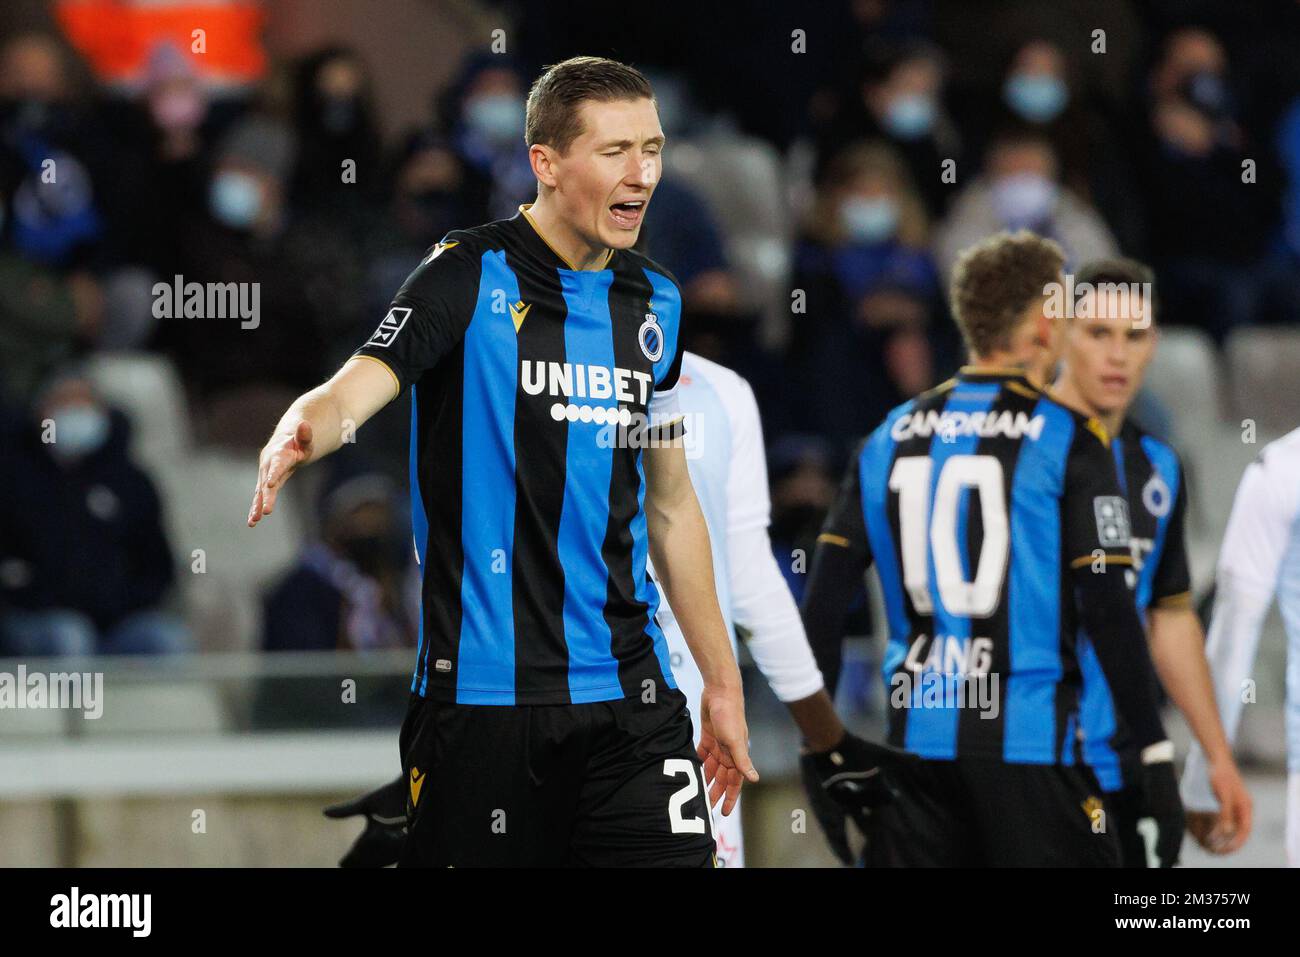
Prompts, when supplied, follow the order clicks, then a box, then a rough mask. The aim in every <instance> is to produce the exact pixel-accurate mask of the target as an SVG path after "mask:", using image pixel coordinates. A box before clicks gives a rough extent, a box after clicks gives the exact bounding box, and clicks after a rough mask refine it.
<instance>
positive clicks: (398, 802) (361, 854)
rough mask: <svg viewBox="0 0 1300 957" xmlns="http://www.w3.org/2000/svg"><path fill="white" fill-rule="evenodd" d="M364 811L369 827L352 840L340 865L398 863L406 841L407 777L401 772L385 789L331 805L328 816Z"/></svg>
mask: <svg viewBox="0 0 1300 957" xmlns="http://www.w3.org/2000/svg"><path fill="white" fill-rule="evenodd" d="M357 814H364V815H365V818H366V827H365V830H363V831H362V832H361V835H360V836H359V837H358V838H357V839H356V840H355V841H353V842H352V846H351V847H350V848H348V852H347V853H346V854H344V855H343V859H342V860H340V861H339V867H388V866H389V865H390V864H396V863H397V858H398V857H399V855H400V854H401V853H402V842H403V841H405V840H406V778H405V777H404V776H402V775H398V777H397V779H396V780H394V781H390V782H389V783H388V784H385V785H384V786H383V787H381V788H377V789H376V790H374V791H371V792H370V793H369V794H363V795H361V797H358V798H353V799H352V800H351V801H344V802H343V803H342V804H331V805H330V806H329V807H327V808H326V809H325V816H326V817H333V818H344V817H353V816H355V815H357Z"/></svg>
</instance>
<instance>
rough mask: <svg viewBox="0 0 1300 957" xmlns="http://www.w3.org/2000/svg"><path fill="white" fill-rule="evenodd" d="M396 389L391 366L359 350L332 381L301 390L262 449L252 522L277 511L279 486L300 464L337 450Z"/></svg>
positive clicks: (390, 397)
mask: <svg viewBox="0 0 1300 957" xmlns="http://www.w3.org/2000/svg"><path fill="white" fill-rule="evenodd" d="M397 393H398V382H397V379H396V377H395V376H394V375H393V373H392V371H390V370H389V368H388V366H386V365H384V364H383V363H382V362H379V361H377V360H373V359H368V358H366V357H364V356H354V357H353V358H351V359H349V360H348V361H347V362H345V363H344V364H343V367H342V368H341V369H339V371H338V372H336V373H335V374H334V377H333V378H332V379H330V380H329V381H328V382H326V383H324V384H323V385H318V386H317V387H316V388H314V389H312V390H311V391H310V392H304V393H303V394H302V395H301V396H299V397H298V398H297V400H295V401H294V403H293V404H292V405H291V406H289V409H288V411H287V412H285V413H284V415H283V416H282V417H281V419H280V424H279V425H277V426H276V427H275V432H273V433H272V434H271V438H270V439H268V440H267V443H266V446H265V447H264V448H263V449H262V454H261V456H260V458H259V460H258V465H257V486H256V488H254V489H253V503H252V505H251V506H250V508H249V510H248V527H249V528H252V527H253V526H254V525H256V524H257V523H258V522H260V521H261V520H262V516H264V515H270V514H271V512H272V511H274V509H275V500H276V498H277V497H278V495H279V493H280V489H281V488H283V487H284V483H285V482H287V481H288V480H289V477H290V476H292V475H293V473H294V472H295V471H297V470H298V468H299V467H301V466H303V465H306V464H308V463H309V462H315V461H316V460H317V459H322V458H324V457H325V456H327V455H329V454H330V453H331V452H333V451H335V450H336V449H337V448H338V447H339V446H341V445H342V444H343V441H344V438H345V437H346V436H347V435H348V434H350V433H351V432H355V431H356V430H357V429H359V428H360V427H361V426H362V424H363V423H364V422H365V421H366V420H367V419H369V418H370V417H371V416H372V415H374V414H375V413H376V412H378V411H379V410H380V409H382V408H383V407H384V406H385V405H387V404H388V403H389V402H391V401H392V400H393V399H395V398H397Z"/></svg>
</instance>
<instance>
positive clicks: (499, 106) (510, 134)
mask: <svg viewBox="0 0 1300 957" xmlns="http://www.w3.org/2000/svg"><path fill="white" fill-rule="evenodd" d="M465 122H466V123H468V124H469V127H470V129H472V130H474V132H476V133H478V134H479V135H480V136H482V137H484V138H485V139H487V140H489V141H490V142H492V143H499V144H501V145H508V144H512V143H514V142H515V140H517V139H519V138H520V137H522V136H523V135H524V107H523V104H522V103H521V102H520V101H519V98H518V97H515V96H510V95H508V94H504V93H493V94H491V95H488V96H480V97H476V98H475V99H473V100H470V101H469V102H468V103H467V104H465Z"/></svg>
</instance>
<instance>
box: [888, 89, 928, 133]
mask: <svg viewBox="0 0 1300 957" xmlns="http://www.w3.org/2000/svg"><path fill="white" fill-rule="evenodd" d="M934 114H935V107H934V100H933V99H931V98H930V97H928V96H924V95H922V94H920V93H906V94H904V95H903V96H899V97H895V98H894V100H893V102H891V103H890V104H889V106H888V107H887V108H886V109H885V129H887V130H888V131H889V132H890V134H891V135H893V136H896V137H898V138H899V139H900V140H915V139H919V138H920V137H922V136H925V135H926V134H927V133H929V132H930V130H931V129H932V128H933V127H934Z"/></svg>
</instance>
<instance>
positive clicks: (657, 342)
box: [636, 312, 664, 362]
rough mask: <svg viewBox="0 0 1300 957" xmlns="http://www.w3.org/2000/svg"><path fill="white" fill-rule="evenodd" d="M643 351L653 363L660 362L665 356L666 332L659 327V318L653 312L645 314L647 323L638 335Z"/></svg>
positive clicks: (642, 326) (639, 330) (642, 325)
mask: <svg viewBox="0 0 1300 957" xmlns="http://www.w3.org/2000/svg"><path fill="white" fill-rule="evenodd" d="M636 338H637V342H639V343H640V344H641V351H642V352H643V353H644V354H645V357H646V358H647V359H649V360H650V361H651V362H658V361H659V360H660V359H661V358H663V354H664V331H663V329H662V328H660V326H659V317H658V316H656V315H655V314H654V313H653V312H647V313H646V314H645V322H643V323H641V328H640V329H638V330H637V333H636Z"/></svg>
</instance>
